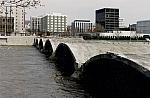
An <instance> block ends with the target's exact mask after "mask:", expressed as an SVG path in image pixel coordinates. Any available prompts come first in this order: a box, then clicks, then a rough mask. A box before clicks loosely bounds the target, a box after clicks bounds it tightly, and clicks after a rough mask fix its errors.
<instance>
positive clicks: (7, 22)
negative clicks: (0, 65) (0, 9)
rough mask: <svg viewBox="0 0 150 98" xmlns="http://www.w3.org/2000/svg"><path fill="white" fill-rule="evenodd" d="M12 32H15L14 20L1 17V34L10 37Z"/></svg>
mask: <svg viewBox="0 0 150 98" xmlns="http://www.w3.org/2000/svg"><path fill="white" fill-rule="evenodd" d="M12 32H14V18H13V17H7V18H6V17H4V16H0V34H1V35H10V33H12Z"/></svg>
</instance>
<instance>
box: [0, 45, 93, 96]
mask: <svg viewBox="0 0 150 98" xmlns="http://www.w3.org/2000/svg"><path fill="white" fill-rule="evenodd" d="M89 97H90V95H89V94H88V93H86V92H85V91H84V89H82V87H81V85H80V84H78V83H77V82H76V78H75V77H63V76H61V75H60V73H59V71H57V70H56V68H55V66H54V64H53V63H51V62H50V61H49V60H47V59H46V57H45V55H43V54H41V53H40V52H39V51H38V50H37V49H36V48H34V47H32V46H0V98H89ZM90 98H92V97H90Z"/></svg>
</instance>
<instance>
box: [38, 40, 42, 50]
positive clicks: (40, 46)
mask: <svg viewBox="0 0 150 98" xmlns="http://www.w3.org/2000/svg"><path fill="white" fill-rule="evenodd" d="M42 49H43V41H42V39H40V41H39V50H42Z"/></svg>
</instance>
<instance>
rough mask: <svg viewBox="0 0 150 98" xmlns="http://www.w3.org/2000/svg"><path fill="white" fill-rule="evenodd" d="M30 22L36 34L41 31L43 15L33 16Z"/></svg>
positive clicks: (32, 30)
mask: <svg viewBox="0 0 150 98" xmlns="http://www.w3.org/2000/svg"><path fill="white" fill-rule="evenodd" d="M30 24H31V27H30V29H31V32H33V33H35V34H36V33H38V32H40V31H41V17H31V18H30Z"/></svg>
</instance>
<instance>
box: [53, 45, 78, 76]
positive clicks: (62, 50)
mask: <svg viewBox="0 0 150 98" xmlns="http://www.w3.org/2000/svg"><path fill="white" fill-rule="evenodd" d="M54 57H55V58H56V66H57V67H58V69H60V71H61V72H62V75H67V76H70V75H72V74H73V73H74V71H75V63H76V59H75V57H74V54H73V53H72V51H71V49H70V48H69V47H68V46H67V45H66V44H64V43H60V44H59V45H58V46H57V48H56V50H55V53H54Z"/></svg>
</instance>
